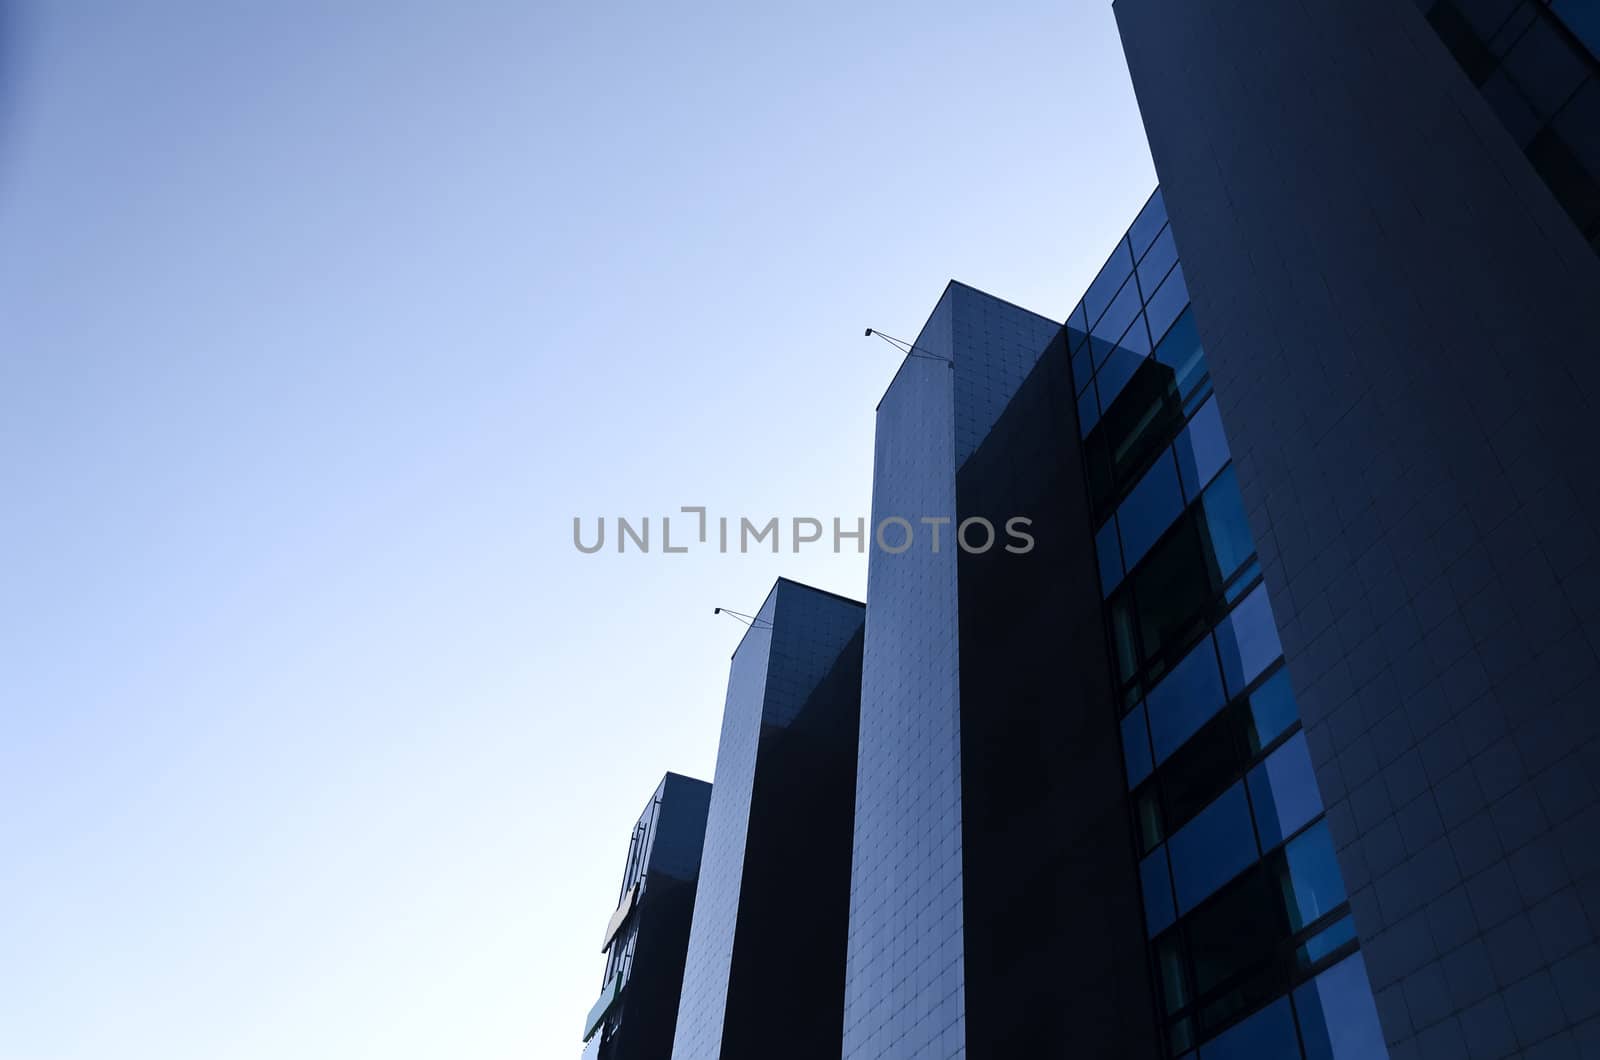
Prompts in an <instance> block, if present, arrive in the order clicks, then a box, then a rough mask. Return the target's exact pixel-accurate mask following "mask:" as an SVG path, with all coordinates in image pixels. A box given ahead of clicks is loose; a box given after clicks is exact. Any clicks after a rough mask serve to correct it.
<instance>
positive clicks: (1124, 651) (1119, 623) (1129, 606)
mask: <svg viewBox="0 0 1600 1060" xmlns="http://www.w3.org/2000/svg"><path fill="white" fill-rule="evenodd" d="M1132 600H1133V598H1132V596H1130V595H1129V594H1128V593H1123V594H1122V595H1121V596H1119V597H1117V598H1116V599H1114V600H1112V601H1111V648H1112V654H1113V655H1114V656H1115V657H1116V660H1117V683H1118V684H1122V683H1123V682H1125V681H1127V680H1128V678H1130V677H1132V676H1133V675H1134V673H1136V672H1137V671H1138V669H1139V649H1138V646H1137V645H1136V644H1135V642H1134V638H1135V637H1136V636H1137V635H1138V631H1137V626H1136V623H1135V620H1134V615H1133V603H1132Z"/></svg>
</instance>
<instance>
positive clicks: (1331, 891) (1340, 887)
mask: <svg viewBox="0 0 1600 1060" xmlns="http://www.w3.org/2000/svg"><path fill="white" fill-rule="evenodd" d="M1283 849H1284V855H1285V860H1284V862H1283V863H1282V864H1283V866H1284V867H1283V868H1282V869H1281V870H1280V872H1279V880H1278V882H1279V886H1280V887H1281V888H1282V890H1283V899H1284V903H1283V904H1284V908H1285V909H1286V910H1288V913H1289V922H1290V927H1291V928H1292V930H1295V931H1299V930H1300V929H1301V928H1303V927H1305V926H1306V925H1307V924H1309V923H1311V922H1312V921H1314V920H1316V919H1317V918H1318V917H1321V916H1326V915H1327V914H1328V913H1330V912H1332V911H1333V910H1334V908H1335V907H1337V906H1338V905H1339V904H1340V903H1341V902H1343V901H1344V899H1345V893H1344V878H1343V877H1342V876H1340V875H1339V862H1338V861H1337V860H1336V859H1335V858H1334V856H1333V840H1332V839H1331V838H1329V836H1328V826H1327V824H1326V822H1318V823H1317V824H1314V825H1312V826H1311V827H1310V828H1308V829H1306V831H1304V832H1302V833H1300V834H1299V835H1297V836H1295V837H1294V839H1293V840H1291V841H1290V842H1289V845H1288V846H1286V847H1284V848H1283Z"/></svg>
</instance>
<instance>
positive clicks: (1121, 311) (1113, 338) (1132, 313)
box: [1089, 280, 1181, 365]
mask: <svg viewBox="0 0 1600 1060" xmlns="http://www.w3.org/2000/svg"><path fill="white" fill-rule="evenodd" d="M1180 308H1181V307H1180ZM1138 315H1139V288H1138V285H1137V284H1135V283H1133V282H1132V281H1131V280H1130V281H1129V282H1128V283H1127V284H1126V285H1125V286H1124V287H1123V288H1122V290H1121V291H1119V292H1117V297H1116V299H1115V300H1114V301H1113V302H1112V303H1111V306H1110V308H1109V309H1107V310H1106V311H1105V315H1104V316H1102V317H1101V318H1100V322H1099V323H1097V324H1095V325H1094V326H1093V327H1091V328H1090V329H1089V347H1090V349H1092V350H1093V351H1094V363H1095V364H1096V365H1101V364H1104V363H1105V360H1106V355H1107V354H1109V353H1110V352H1111V351H1112V350H1113V349H1115V348H1116V345H1117V342H1118V341H1119V340H1120V339H1121V338H1122V336H1123V334H1124V333H1126V332H1127V330H1128V326H1129V325H1130V324H1132V323H1133V320H1134V318H1135V317H1137V316H1138ZM1165 326H1166V325H1165V324H1163V325H1162V327H1163V328H1164V327H1165Z"/></svg>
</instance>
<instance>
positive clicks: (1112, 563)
mask: <svg viewBox="0 0 1600 1060" xmlns="http://www.w3.org/2000/svg"><path fill="white" fill-rule="evenodd" d="M1094 551H1095V555H1096V556H1098V557H1099V559H1100V587H1101V590H1102V591H1103V592H1104V594H1105V595H1106V596H1110V595H1111V591H1112V590H1113V589H1115V588H1116V587H1117V584H1118V583H1119V582H1121V581H1122V547H1121V546H1120V545H1119V544H1117V517H1116V516H1114V515H1113V516H1112V517H1111V518H1110V519H1107V520H1106V525H1104V526H1102V527H1101V528H1100V532H1099V533H1097V534H1095V535H1094Z"/></svg>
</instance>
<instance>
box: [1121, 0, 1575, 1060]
mask: <svg viewBox="0 0 1600 1060" xmlns="http://www.w3.org/2000/svg"><path fill="white" fill-rule="evenodd" d="M1116 12H1117V18H1118V21H1119V24H1120V26H1121V30H1122V34H1123V39H1124V44H1125V47H1126V50H1127V53H1128V60H1129V66H1130V68H1131V71H1132V74H1133V80H1134V85H1135V88H1136V90H1137V92H1138V96H1139V102H1140V106H1141V108H1142V110H1143V114H1144V119H1145V123H1146V127H1147V130H1148V132H1149V135H1150V141H1151V148H1152V152H1153V154H1154V157H1155V162H1156V168H1157V170H1158V172H1159V174H1160V176H1161V181H1162V185H1163V189H1164V191H1165V194H1166V199H1167V205H1168V208H1169V210H1170V212H1171V215H1172V219H1173V225H1174V228H1175V231H1176V234H1177V240H1178V246H1179V250H1180V252H1181V254H1182V256H1183V261H1184V268H1185V271H1186V273H1187V275H1188V278H1189V288H1190V291H1191V294H1192V296H1193V302H1194V306H1195V311H1196V314H1197V319H1198V322H1199V326H1200V331H1201V337H1202V339H1203V340H1204V342H1205V347H1206V350H1207V355H1208V357H1209V359H1210V362H1211V366H1212V373H1213V378H1214V382H1215V386H1216V391H1217V395H1218V398H1219V400H1220V402H1221V405H1222V413H1223V419H1224V421H1225V422H1226V423H1227V425H1228V434H1229V437H1230V439H1231V441H1232V444H1233V451H1234V458H1235V463H1236V466H1237V469H1238V474H1239V481H1240V486H1241V489H1242V491H1243V493H1244V497H1245V501H1246V504H1247V506H1248V507H1249V509H1250V522H1251V528H1252V530H1253V532H1254V534H1255V537H1256V540H1257V541H1258V543H1259V545H1260V550H1261V555H1262V559H1263V562H1264V564H1265V566H1266V580H1267V585H1268V587H1269V589H1270V591H1271V596H1272V605H1273V608H1274V611H1275V612H1276V614H1277V616H1278V620H1279V623H1280V625H1281V627H1282V633H1283V641H1284V646H1285V650H1286V654H1287V656H1288V665H1289V669H1290V674H1291V678H1292V680H1293V683H1294V686H1295V691H1296V693H1297V695H1298V696H1299V699H1300V704H1301V709H1302V711H1303V713H1304V715H1305V721H1306V724H1307V727H1308V737H1309V739H1310V742H1311V746H1312V749H1313V756H1314V760H1315V762H1316V766H1317V774H1318V779H1319V782H1320V784H1321V786H1322V789H1323V795H1324V797H1325V799H1326V801H1327V803H1328V806H1329V815H1328V816H1329V821H1330V824H1331V826H1332V827H1333V830H1334V834H1335V838H1336V840H1337V842H1338V843H1339V844H1340V852H1339V859H1340V864H1341V867H1342V869H1343V871H1344V874H1345V878H1346V881H1347V882H1348V884H1349V886H1350V889H1351V892H1352V905H1353V908H1354V911H1355V916H1356V922H1357V927H1358V929H1359V932H1360V935H1361V940H1362V948H1363V952H1364V953H1365V954H1366V961H1367V966H1368V969H1369V972H1370V974H1371V977H1372V985H1373V987H1374V989H1375V990H1376V991H1377V992H1378V1005H1379V1010H1380V1013H1381V1015H1382V1018H1383V1023H1384V1029H1385V1032H1386V1035H1387V1036H1388V1038H1389V1039H1390V1041H1391V1043H1392V1052H1393V1055H1394V1056H1395V1057H1396V1058H1405V1057H1420V1056H1441V1057H1451V1058H1456V1057H1465V1056H1471V1057H1480V1056H1485V1057H1495V1056H1529V1057H1533V1056H1579V1055H1583V1056H1593V1055H1600V948H1597V945H1596V941H1595V926H1596V925H1600V795H1597V787H1596V785H1597V783H1600V658H1597V656H1600V535H1597V527H1600V474H1597V472H1596V470H1595V467H1594V459H1595V456H1596V453H1597V452H1600V443H1597V442H1596V439H1595V427H1596V424H1597V423H1600V357H1597V354H1600V260H1597V259H1596V258H1595V256H1594V255H1593V254H1592V252H1591V251H1590V250H1589V248H1588V247H1587V246H1586V245H1585V244H1584V242H1583V239H1582V238H1581V236H1580V235H1579V233H1578V232H1577V230H1576V229H1575V228H1574V227H1573V225H1572V224H1571V222H1570V221H1569V220H1568V218H1567V217H1566V216H1565V215H1564V214H1563V212H1562V210H1561V208H1560V206H1559V205H1558V204H1557V203H1556V202H1555V200H1554V199H1553V198H1552V197H1551V194H1550V192H1549V190H1548V189H1547V188H1546V187H1545V185H1544V184H1543V183H1542V181H1541V180H1540V179H1539V177H1538V176H1537V175H1536V174H1535V173H1534V172H1533V170H1532V168H1531V167H1530V166H1529V164H1528V163H1527V161H1526V159H1525V158H1524V157H1523V155H1522V153H1521V152H1520V151H1519V150H1518V148H1517V145H1516V144H1515V143H1514V142H1513V141H1512V139H1511V137H1510V135H1509V134H1508V133H1507V132H1506V130H1505V128H1504V127H1503V125H1502V124H1501V123H1500V121H1499V120H1498V119H1497V118H1496V117H1495V116H1494V114H1493V113H1492V112H1491V111H1490V110H1489V108H1488V104H1487V103H1485V101H1484V99H1483V98H1482V96H1481V95H1480V94H1479V93H1478V92H1477V90H1476V89H1474V87H1473V86H1472V85H1471V84H1470V83H1469V82H1468V81H1467V79H1466V78H1465V77H1464V76H1463V75H1462V73H1461V71H1460V69H1459V67H1458V66H1457V65H1456V63H1455V62H1454V60H1453V59H1451V57H1450V56H1449V54H1448V53H1447V52H1446V51H1445V49H1444V47H1443V45H1441V43H1440V41H1439V39H1438V37H1437V36H1436V35H1435V33H1434V32H1433V30H1432V29H1431V28H1430V27H1429V26H1428V25H1427V24H1426V23H1425V22H1424V21H1423V18H1422V15H1421V14H1420V13H1419V12H1418V11H1417V10H1416V8H1415V7H1414V6H1412V5H1409V4H1402V3H1396V2H1393V0H1301V2H1298V3H1290V4H1284V3H1281V2H1278V0H1210V2H1208V3H1203V4H1199V3H1191V2H1186V0H1184V2H1180V0H1119V2H1118V4H1117V7H1116Z"/></svg>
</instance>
